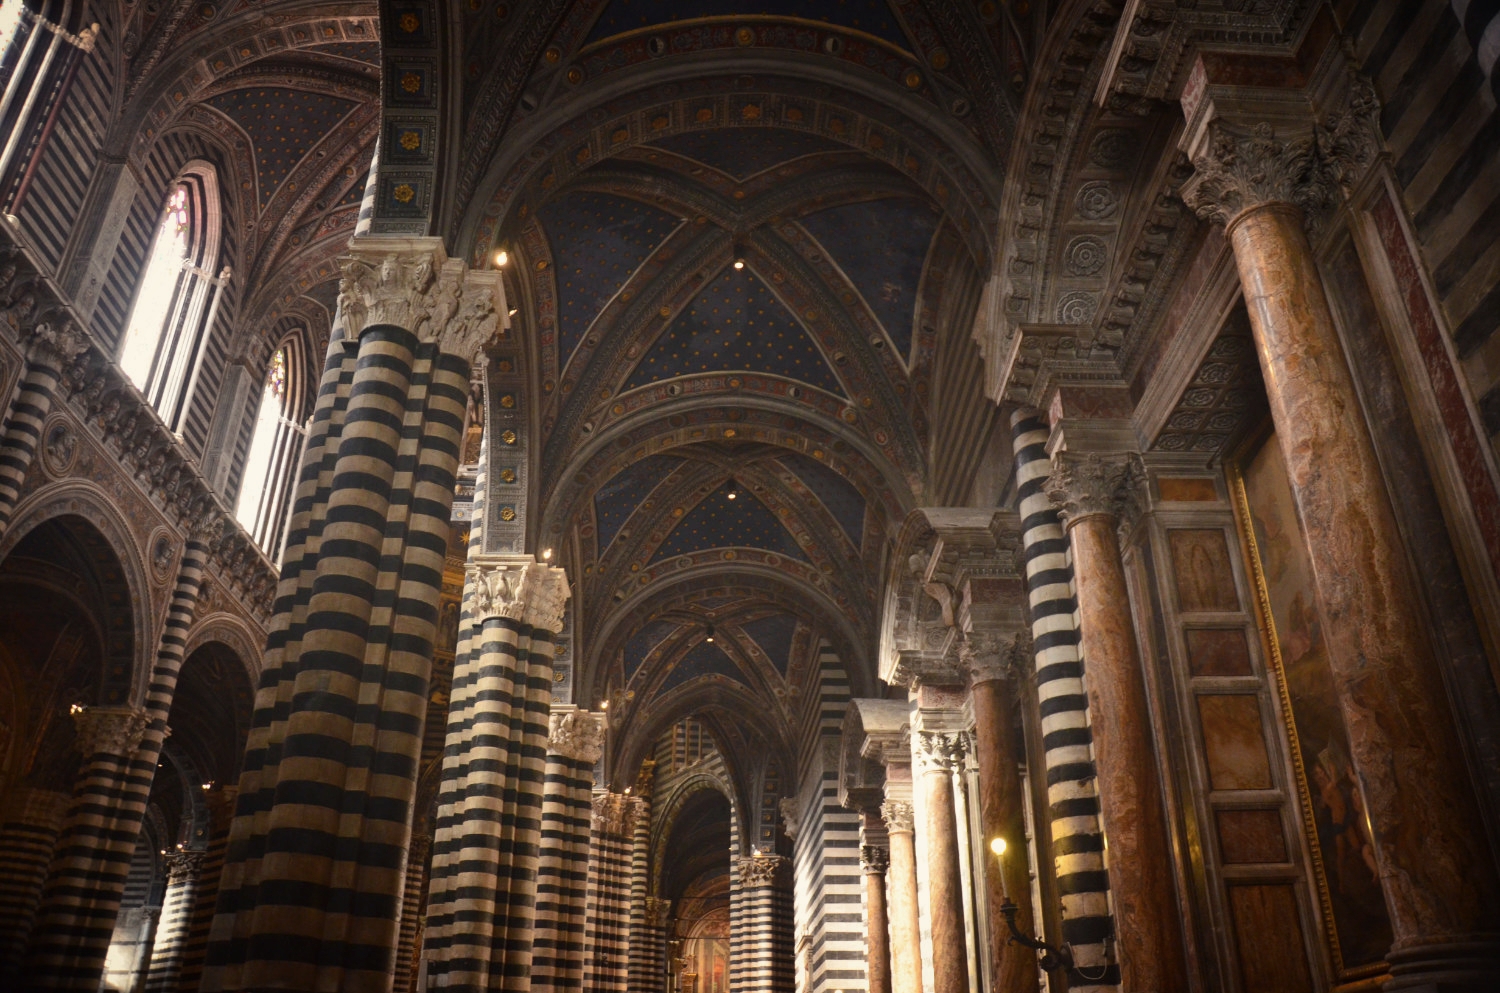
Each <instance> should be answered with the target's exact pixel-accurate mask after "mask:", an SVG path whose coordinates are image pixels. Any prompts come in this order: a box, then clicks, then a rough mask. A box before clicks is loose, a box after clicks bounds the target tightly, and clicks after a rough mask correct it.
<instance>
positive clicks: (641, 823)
mask: <svg viewBox="0 0 1500 993" xmlns="http://www.w3.org/2000/svg"><path fill="white" fill-rule="evenodd" d="M655 765H656V763H655V762H654V761H651V760H649V759H648V760H647V763H646V764H645V766H644V768H643V770H642V773H641V776H640V778H639V779H637V780H636V784H635V792H636V802H637V803H638V804H639V806H640V816H639V817H637V818H636V822H635V838H634V839H633V841H632V842H631V846H632V847H631V855H630V971H629V979H628V980H627V986H626V988H627V989H628V991H629V993H654V991H655V989H656V985H655V984H656V981H657V977H658V976H659V975H660V974H661V972H662V971H663V969H664V955H665V947H666V946H665V940H664V939H662V938H661V936H659V935H658V934H656V933H655V927H654V925H653V923H652V921H651V920H650V918H649V916H648V914H647V908H646V901H647V899H648V898H649V895H650V893H651V805H652V792H651V790H652V785H653V782H654V777H655V773H654V767H655Z"/></svg>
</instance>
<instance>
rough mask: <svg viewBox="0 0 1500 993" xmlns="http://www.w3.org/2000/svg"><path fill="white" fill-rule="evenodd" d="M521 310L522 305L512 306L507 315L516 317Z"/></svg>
mask: <svg viewBox="0 0 1500 993" xmlns="http://www.w3.org/2000/svg"><path fill="white" fill-rule="evenodd" d="M520 311H521V308H520V307H512V308H510V310H509V311H508V312H507V316H509V317H515V316H516V314H518V313H520Z"/></svg>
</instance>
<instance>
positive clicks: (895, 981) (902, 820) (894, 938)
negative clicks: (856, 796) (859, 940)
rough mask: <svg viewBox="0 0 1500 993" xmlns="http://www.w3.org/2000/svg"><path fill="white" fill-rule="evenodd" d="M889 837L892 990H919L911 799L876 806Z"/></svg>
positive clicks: (917, 992)
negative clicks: (878, 808) (878, 807)
mask: <svg viewBox="0 0 1500 993" xmlns="http://www.w3.org/2000/svg"><path fill="white" fill-rule="evenodd" d="M880 816H881V817H882V818H884V820H885V829H886V833H887V834H888V836H889V837H890V841H891V867H890V870H889V880H890V897H891V899H890V916H891V990H892V993H922V925H921V920H920V917H919V914H918V909H917V848H916V840H915V830H916V825H915V823H914V820H913V815H912V808H911V803H910V802H909V801H907V800H887V801H886V802H885V803H884V804H882V805H881V807H880Z"/></svg>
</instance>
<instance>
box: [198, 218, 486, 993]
mask: <svg viewBox="0 0 1500 993" xmlns="http://www.w3.org/2000/svg"><path fill="white" fill-rule="evenodd" d="M354 253H355V254H354V255H353V256H352V257H350V258H346V259H345V260H344V267H345V268H344V283H343V287H342V290H341V297H340V309H341V312H342V313H343V315H344V321H345V324H346V327H347V328H348V337H346V338H345V339H343V340H341V341H339V342H336V343H334V344H333V345H332V346H330V354H329V361H328V363H327V365H326V366H325V370H324V376H323V380H322V383H321V385H320V388H319V399H318V404H317V409H316V410H315V411H314V417H313V426H312V429H311V431H310V432H309V438H308V444H307V448H306V452H305V455H304V457H303V466H302V472H301V474H300V479H299V484H298V490H297V498H296V501H295V502H294V504H293V517H292V522H291V527H290V530H289V536H288V542H287V552H286V555H285V563H286V564H285V566H284V567H283V574H282V582H281V584H280V586H279V588H278V590H277V606H276V615H275V617H274V619H273V621H272V624H271V633H270V636H269V637H268V640H267V657H266V667H265V674H264V676H263V677H262V680H261V685H260V687H259V690H258V692H257V697H256V707H255V715H254V718H253V721H252V727H251V732H250V740H249V743H248V747H247V750H246V757H245V763H244V771H243V772H242V774H241V779H240V795H239V804H238V809H237V815H236V818H235V821H234V824H233V827H232V829H231V834H230V840H229V846H228V852H227V855H226V859H225V868H224V873H223V877H222V880H221V886H220V890H221V892H220V902H219V907H218V914H217V916H216V918H215V921H214V925H213V928H212V932H211V936H210V941H209V948H208V951H207V955H206V964H205V969H204V978H203V986H202V988H203V989H204V990H206V991H217V990H243V989H256V988H288V989H296V988H314V987H316V986H318V985H327V984H332V985H333V986H335V987H337V988H346V989H352V988H359V987H362V986H364V985H366V984H378V985H388V984H389V982H390V976H391V973H392V970H393V968H394V965H395V955H396V946H397V943H398V937H399V935H398V930H399V919H400V907H401V901H402V898H403V895H404V890H405V881H406V858H407V849H408V846H409V843H410V830H411V814H412V802H413V798H414V796H415V790H416V774H417V765H418V759H419V756H420V751H421V745H422V730H423V722H424V720H425V717H426V708H427V683H428V677H429V675H430V667H431V655H432V640H433V637H434V635H435V633H436V622H437V611H438V602H439V595H440V592H441V586H442V572H443V560H444V556H445V553H446V549H447V542H448V515H449V510H450V508H451V506H452V500H453V487H454V481H455V475H456V472H457V466H458V454H459V444H460V440H461V439H460V434H461V431H462V427H463V415H464V406H465V404H466V402H467V396H468V379H469V369H470V361H471V359H472V357H473V356H474V354H475V352H476V351H477V350H478V348H479V346H480V345H482V344H483V342H484V341H485V340H486V339H487V338H488V336H489V335H490V334H492V333H493V331H494V329H495V327H496V323H497V320H498V318H497V314H496V311H497V308H496V304H495V301H496V300H497V299H501V298H500V296H499V294H498V274H496V273H489V274H472V273H469V274H466V273H465V270H464V267H463V266H462V265H461V264H459V263H457V262H453V261H444V257H443V254H442V251H441V247H440V246H439V245H438V244H437V243H436V240H435V239H398V238H384V239H362V240H361V242H360V243H356V245H355V246H354Z"/></svg>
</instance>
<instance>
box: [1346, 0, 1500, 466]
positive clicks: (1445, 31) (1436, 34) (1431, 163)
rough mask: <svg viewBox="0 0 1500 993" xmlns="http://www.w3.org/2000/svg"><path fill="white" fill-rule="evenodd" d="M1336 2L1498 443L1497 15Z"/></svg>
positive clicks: (1456, 345) (1411, 2) (1475, 6)
mask: <svg viewBox="0 0 1500 993" xmlns="http://www.w3.org/2000/svg"><path fill="white" fill-rule="evenodd" d="M1335 9H1336V10H1337V12H1338V15H1339V17H1340V20H1341V21H1342V23H1343V25H1344V27H1345V30H1346V32H1347V33H1348V34H1349V36H1350V37H1351V39H1352V40H1353V42H1354V46H1355V51H1356V55H1357V57H1358V60H1359V64H1360V68H1361V69H1362V70H1363V71H1364V72H1365V74H1366V75H1368V76H1369V77H1370V79H1371V80H1372V81H1373V82H1374V84H1375V89H1376V93H1377V94H1378V95H1379V97H1380V100H1381V118H1380V125H1381V130H1382V131H1383V132H1384V134H1385V139H1386V145H1387V147H1388V148H1389V150H1390V154H1391V162H1392V168H1393V170H1394V173H1395V178H1396V182H1397V184H1398V185H1399V186H1400V188H1401V191H1402V195H1403V196H1404V198H1405V201H1406V207H1407V209H1408V211H1409V212H1410V217H1411V221H1412V230H1413V233H1414V234H1415V236H1416V239H1417V242H1418V244H1419V245H1420V246H1421V250H1422V254H1423V255H1424V256H1425V261H1426V268H1427V272H1428V274H1429V275H1430V277H1431V281H1432V287H1433V289H1434V290H1435V292H1436V295H1437V298H1438V301H1439V302H1440V304H1441V307H1442V309H1443V311H1444V312H1445V314H1446V317H1447V325H1448V329H1449V332H1450V336H1451V341H1452V346H1453V350H1454V352H1455V353H1456V354H1457V356H1458V359H1459V363H1460V365H1461V366H1462V368H1463V371H1464V374H1465V377H1466V378H1467V380H1468V387H1469V391H1470V393H1471V395H1472V397H1473V399H1474V402H1475V403H1476V404H1477V407H1478V411H1479V416H1480V420H1481V422H1482V424H1483V427H1484V431H1485V433H1486V434H1487V435H1488V436H1489V438H1490V442H1491V445H1492V446H1497V447H1500V334H1497V333H1496V332H1497V331H1500V238H1496V236H1495V232H1496V231H1497V230H1500V110H1497V106H1496V101H1497V89H1496V85H1495V79H1494V75H1493V69H1494V62H1495V58H1496V52H1497V50H1500V27H1497V18H1500V12H1497V11H1496V9H1495V6H1494V5H1493V4H1490V3H1482V2H1479V0H1454V2H1452V3H1451V4H1450V3H1437V2H1425V3H1424V2H1422V0H1381V2H1369V0H1339V2H1338V3H1336V4H1335ZM1458 11H1462V12H1463V15H1464V16H1463V18H1462V20H1460V17H1459V15H1458ZM1486 32H1488V35H1486ZM1486 37H1488V39H1489V40H1488V42H1487V44H1488V46H1489V48H1488V49H1487V50H1486V51H1485V52H1484V54H1483V56H1482V57H1476V48H1483V43H1482V40H1483V39H1485V38H1486ZM1486 63H1487V64H1486Z"/></svg>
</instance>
